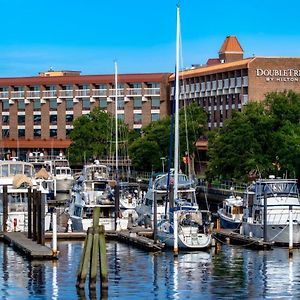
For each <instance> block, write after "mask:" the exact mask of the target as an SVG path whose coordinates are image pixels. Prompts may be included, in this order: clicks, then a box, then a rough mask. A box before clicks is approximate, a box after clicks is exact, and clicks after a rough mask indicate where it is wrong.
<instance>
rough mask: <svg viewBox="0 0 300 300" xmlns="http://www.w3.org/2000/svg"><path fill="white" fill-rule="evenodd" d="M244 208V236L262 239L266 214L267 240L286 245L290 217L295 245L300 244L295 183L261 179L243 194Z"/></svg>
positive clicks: (298, 210) (299, 222)
mask: <svg viewBox="0 0 300 300" xmlns="http://www.w3.org/2000/svg"><path fill="white" fill-rule="evenodd" d="M244 205H245V208H244V214H243V222H242V226H243V227H242V229H243V234H244V235H246V236H253V237H256V238H263V237H264V215H265V214H266V224H265V226H266V234H267V236H266V237H265V238H266V240H267V241H273V242H274V243H275V244H276V243H277V244H283V245H287V244H289V230H290V228H289V226H290V225H289V224H290V223H289V221H290V215H291V216H292V228H291V229H292V231H293V240H292V241H293V244H300V199H299V190H298V187H297V180H296V179H282V178H275V176H272V175H271V176H269V178H268V179H258V180H256V181H254V182H253V183H252V184H251V185H249V186H248V187H247V189H246V191H245V192H244ZM265 207H266V210H267V211H266V212H265V211H264V208H265Z"/></svg>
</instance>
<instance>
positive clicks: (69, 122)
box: [66, 114, 74, 124]
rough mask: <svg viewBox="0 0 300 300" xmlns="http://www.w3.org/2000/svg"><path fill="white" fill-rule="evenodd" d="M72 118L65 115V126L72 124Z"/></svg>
mask: <svg viewBox="0 0 300 300" xmlns="http://www.w3.org/2000/svg"><path fill="white" fill-rule="evenodd" d="M73 119H74V116H73V115H71V114H67V115H66V124H72V122H73Z"/></svg>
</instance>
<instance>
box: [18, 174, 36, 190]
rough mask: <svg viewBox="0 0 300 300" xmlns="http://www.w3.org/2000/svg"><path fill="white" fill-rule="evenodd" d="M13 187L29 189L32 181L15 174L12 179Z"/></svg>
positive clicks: (22, 175)
mask: <svg viewBox="0 0 300 300" xmlns="http://www.w3.org/2000/svg"><path fill="white" fill-rule="evenodd" d="M13 186H14V188H17V189H18V188H20V187H29V186H30V187H31V186H32V181H31V179H30V178H29V177H27V176H26V175H24V174H16V175H15V176H14V178H13Z"/></svg>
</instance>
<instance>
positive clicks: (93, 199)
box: [67, 161, 128, 231]
mask: <svg viewBox="0 0 300 300" xmlns="http://www.w3.org/2000/svg"><path fill="white" fill-rule="evenodd" d="M115 184H116V181H115V180H111V179H109V171H108V167H107V166H106V165H103V164H99V162H98V161H95V162H94V163H92V164H87V165H85V166H84V168H83V170H82V173H81V174H80V175H79V176H78V177H77V179H76V180H75V183H74V185H73V187H72V190H71V199H70V204H69V207H68V209H67V212H68V214H69V216H70V219H71V222H72V225H71V227H72V230H73V231H86V230H87V229H88V228H89V227H90V226H92V223H93V210H94V208H95V207H99V208H100V220H99V224H102V225H104V228H105V230H115V229H116V228H115V227H116V225H117V227H118V228H117V229H126V228H127V224H128V220H127V219H125V218H119V216H116V215H115V201H114V200H115V199H114V191H113V188H114V186H115Z"/></svg>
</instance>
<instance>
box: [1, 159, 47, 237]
mask: <svg viewBox="0 0 300 300" xmlns="http://www.w3.org/2000/svg"><path fill="white" fill-rule="evenodd" d="M4 186H6V187H7V199H8V219H7V222H6V225H7V231H21V232H25V231H28V190H29V189H31V190H33V189H36V190H38V191H40V192H41V195H42V201H44V204H45V230H48V229H49V227H50V217H51V216H50V214H49V213H48V206H47V195H48V194H49V190H48V188H47V187H48V186H47V183H46V180H43V179H41V178H39V179H36V173H35V169H34V166H33V165H32V164H31V163H27V162H23V161H19V160H16V159H14V158H12V159H11V160H4V161H0V198H1V202H2V203H3V197H4ZM0 227H1V228H2V229H3V205H1V206H0Z"/></svg>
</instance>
